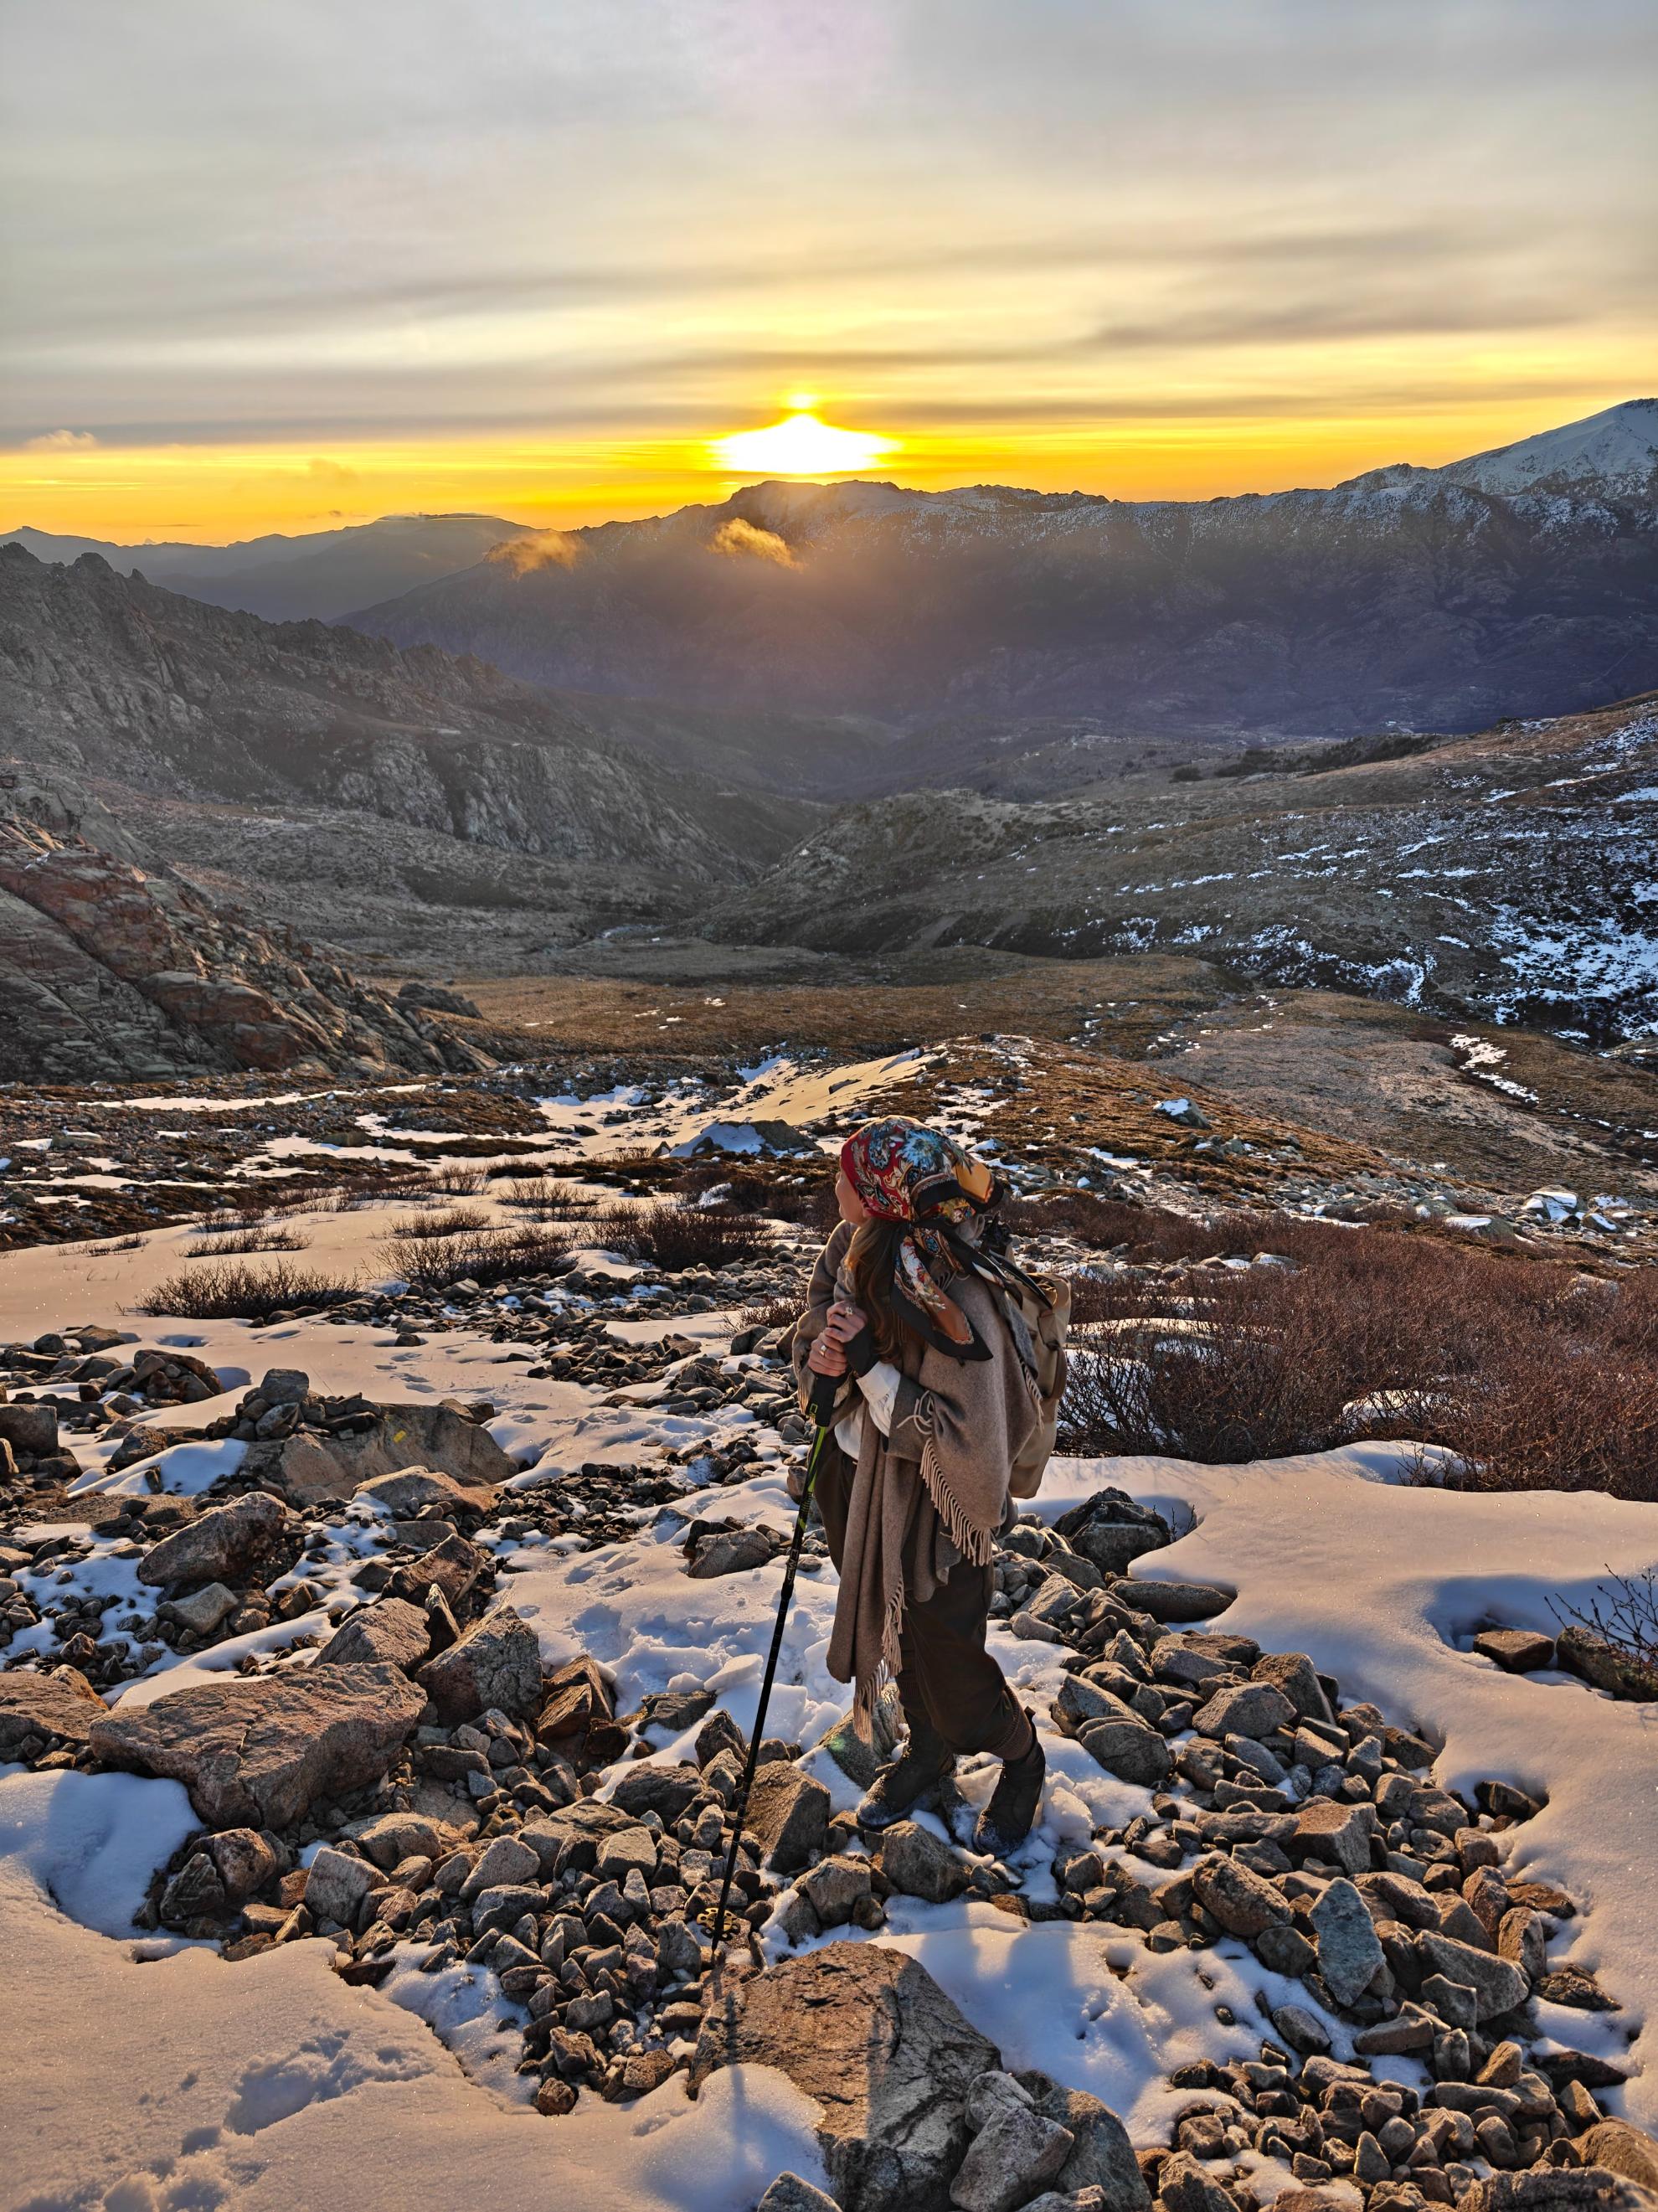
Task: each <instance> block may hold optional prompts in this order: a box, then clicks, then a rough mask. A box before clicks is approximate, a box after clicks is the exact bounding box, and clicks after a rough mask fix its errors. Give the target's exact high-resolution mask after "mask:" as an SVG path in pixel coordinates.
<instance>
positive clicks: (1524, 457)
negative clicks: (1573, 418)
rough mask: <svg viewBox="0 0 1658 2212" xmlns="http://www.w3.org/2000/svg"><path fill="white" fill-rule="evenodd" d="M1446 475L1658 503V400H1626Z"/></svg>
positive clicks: (1508, 487)
mask: <svg viewBox="0 0 1658 2212" xmlns="http://www.w3.org/2000/svg"><path fill="white" fill-rule="evenodd" d="M1439 474H1440V475H1441V476H1444V477H1449V478H1451V479H1452V481H1453V482H1455V483H1465V484H1473V485H1474V486H1475V487H1476V489H1479V490H1480V491H1494V492H1501V493H1503V494H1506V495H1512V494H1514V493H1516V492H1531V491H1539V492H1555V493H1558V494H1560V495H1562V496H1564V497H1566V498H1582V499H1605V500H1625V501H1631V502H1633V503H1637V504H1639V503H1642V502H1644V503H1645V504H1646V505H1648V506H1649V507H1658V399H1626V400H1625V401H1624V403H1623V404H1622V405H1621V406H1619V407H1608V408H1606V410H1604V412H1602V413H1601V414H1599V415H1588V416H1585V417H1584V418H1583V420H1582V422H1568V423H1567V424H1566V425H1565V427H1564V428H1563V429H1559V430H1545V431H1544V432H1543V433H1542V434H1541V435H1540V436H1539V437H1535V438H1521V440H1520V441H1518V443H1517V444H1515V445H1512V446H1496V447H1492V449H1491V452H1490V453H1475V454H1473V455H1472V456H1471V457H1470V458H1469V459H1467V460H1466V461H1453V462H1452V463H1451V465H1449V467H1448V468H1444V469H1442V470H1440V471H1439Z"/></svg>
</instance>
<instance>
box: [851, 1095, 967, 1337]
mask: <svg viewBox="0 0 1658 2212" xmlns="http://www.w3.org/2000/svg"><path fill="white" fill-rule="evenodd" d="M841 1166H842V1168H843V1169H844V1170H846V1175H847V1181H848V1182H850V1183H851V1185H852V1187H853V1190H855V1191H856V1192H857V1194H858V1195H859V1198H860V1199H861V1200H863V1202H864V1204H865V1206H867V1207H868V1208H869V1211H870V1212H871V1213H872V1214H873V1215H874V1216H875V1217H876V1218H877V1219H878V1220H880V1221H902V1222H905V1223H908V1225H909V1226H908V1233H907V1234H906V1235H905V1236H904V1237H902V1240H901V1241H900V1243H899V1245H898V1255H897V1259H896V1263H895V1266H894V1268H893V1280H892V1292H893V1299H894V1302H895V1304H896V1305H897V1307H898V1308H899V1310H901V1311H902V1313H903V1314H904V1316H905V1317H906V1319H908V1321H909V1322H912V1323H913V1325H914V1328H916V1329H917V1330H918V1331H919V1332H920V1334H921V1335H922V1336H923V1337H924V1338H925V1339H926V1341H927V1342H928V1343H929V1344H931V1345H932V1346H934V1348H935V1349H936V1350H938V1351H939V1352H950V1353H952V1354H953V1355H954V1357H955V1358H957V1359H987V1358H989V1357H990V1354H989V1352H988V1350H987V1347H986V1346H984V1345H983V1344H981V1342H980V1340H979V1338H978V1336H977V1335H976V1334H975V1330H974V1328H973V1324H972V1323H971V1322H969V1319H968V1317H967V1316H966V1315H965V1314H964V1313H963V1311H962V1310H961V1308H960V1307H959V1306H958V1305H957V1303H956V1301H955V1300H954V1299H953V1298H952V1297H950V1294H949V1285H950V1283H951V1282H952V1281H953V1280H954V1279H955V1278H956V1277H957V1275H958V1274H960V1273H961V1272H962V1269H963V1264H964V1263H965V1260H966V1255H965V1253H964V1252H963V1249H962V1248H963V1245H970V1244H972V1243H975V1242H976V1240H977V1237H978V1231H979V1226H980V1221H981V1217H982V1216H983V1215H984V1214H985V1213H987V1212H988V1211H989V1209H990V1208H991V1207H992V1206H993V1205H994V1204H995V1202H996V1198H997V1196H998V1192H997V1188H996V1180H995V1177H994V1176H993V1175H992V1174H991V1172H990V1170H989V1169H988V1168H987V1166H986V1165H985V1164H984V1162H983V1161H982V1160H981V1159H978V1158H975V1156H974V1154H973V1153H971V1152H969V1151H968V1150H967V1148H966V1147H965V1146H963V1145H959V1144H957V1141H956V1139H954V1138H953V1137H947V1136H945V1135H944V1133H943V1132H942V1131H940V1130H938V1129H929V1128H928V1127H926V1124H925V1123H924V1122H920V1121H908V1120H906V1119H905V1118H904V1117H903V1116H902V1115H893V1116H891V1117H890V1118H889V1119H888V1120H886V1121H869V1122H866V1123H865V1125H864V1127H862V1128H861V1129H859V1130H857V1131H856V1132H855V1133H853V1135H852V1136H850V1137H848V1138H847V1141H846V1143H845V1144H844V1145H843V1146H841Z"/></svg>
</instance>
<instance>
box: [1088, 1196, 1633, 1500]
mask: <svg viewBox="0 0 1658 2212" xmlns="http://www.w3.org/2000/svg"><path fill="white" fill-rule="evenodd" d="M1254 1226H1256V1225H1255V1224H1254V1223H1252V1224H1251V1231H1252V1233H1253V1230H1254ZM1270 1227H1271V1231H1272V1234H1271V1235H1270V1237H1266V1238H1265V1239H1263V1240H1262V1241H1263V1242H1264V1243H1266V1245H1267V1246H1268V1247H1269V1248H1270V1249H1272V1250H1274V1251H1276V1252H1280V1253H1284V1255H1285V1256H1286V1257H1287V1258H1288V1259H1290V1260H1291V1262H1292V1264H1291V1266H1288V1267H1274V1266H1272V1265H1260V1264H1257V1265H1255V1266H1252V1267H1241V1268H1236V1269H1233V1268H1228V1267H1217V1266H1214V1265H1212V1264H1211V1265H1195V1266H1188V1267H1184V1268H1181V1269H1180V1270H1179V1271H1178V1272H1177V1273H1170V1274H1166V1275H1163V1276H1162V1277H1161V1278H1147V1277H1145V1276H1136V1275H1135V1274H1133V1273H1129V1272H1127V1271H1125V1272H1124V1273H1121V1274H1117V1275H1112V1276H1105V1277H1101V1278H1089V1277H1079V1278H1078V1281H1077V1283H1076V1285H1074V1290H1075V1292H1076V1305H1075V1309H1074V1310H1075V1311H1076V1314H1077V1316H1078V1340H1077V1347H1076V1358H1075V1359H1074V1361H1073V1374H1072V1385H1071V1389H1070V1390H1069V1392H1068V1394H1067V1396H1066V1408H1065V1420H1066V1441H1067V1443H1068V1445H1069V1448H1070V1449H1073V1450H1079V1451H1085V1452H1099V1451H1104V1452H1145V1451H1157V1452H1171V1453H1175V1454H1177V1455H1180V1456H1181V1457H1183V1458H1188V1459H1198V1460H1206V1461H1242V1460H1248V1459H1260V1458H1274V1457H1279V1456H1283V1455H1287V1454H1291V1453H1294V1452H1302V1451H1315V1450H1322V1449H1327V1448H1328V1447H1329V1446H1331V1445H1334V1444H1339V1443H1346V1442H1349V1441H1351V1440H1352V1439H1353V1438H1354V1437H1359V1436H1369V1437H1408V1438H1412V1439H1414V1440H1417V1441H1418V1442H1421V1443H1428V1444H1440V1445H1443V1446H1445V1447H1446V1448H1447V1449H1449V1450H1450V1451H1451V1452H1453V1453H1454V1454H1455V1455H1456V1458H1457V1461H1458V1462H1459V1465H1458V1468H1457V1469H1456V1473H1455V1480H1458V1481H1459V1482H1460V1483H1461V1484H1462V1485H1464V1486H1467V1487H1470V1488H1478V1489H1491V1490H1528V1489H1559V1490H1575V1489H1594V1490H1605V1491H1608V1492H1611V1493H1612V1495H1614V1496H1616V1497H1622V1498H1649V1499H1658V1285H1655V1282H1654V1279H1653V1277H1652V1276H1651V1275H1650V1274H1644V1275H1639V1276H1631V1277H1630V1278H1628V1279H1624V1280H1621V1281H1614V1282H1601V1281H1596V1280H1594V1279H1588V1278H1585V1277H1582V1276H1579V1275H1576V1274H1575V1273H1573V1272H1572V1271H1571V1270H1570V1268H1568V1267H1563V1266H1560V1265H1558V1264H1556V1263H1554V1262H1552V1261H1527V1260H1518V1259H1513V1258H1507V1259H1505V1258H1498V1257H1497V1256H1494V1255H1490V1254H1486V1253H1480V1252H1473V1251H1465V1250H1462V1249H1459V1248H1457V1247H1455V1246H1454V1245H1451V1244H1448V1243H1445V1242H1443V1241H1442V1240H1439V1239H1436V1238H1430V1237H1403V1236H1398V1235H1394V1234H1390V1233H1388V1232H1386V1231H1372V1230H1364V1229H1357V1230H1340V1229H1333V1228H1329V1227H1326V1226H1324V1225H1320V1224H1317V1223H1289V1222H1278V1221H1274V1222H1272V1223H1271V1224H1270ZM1235 1249H1236V1248H1235Z"/></svg>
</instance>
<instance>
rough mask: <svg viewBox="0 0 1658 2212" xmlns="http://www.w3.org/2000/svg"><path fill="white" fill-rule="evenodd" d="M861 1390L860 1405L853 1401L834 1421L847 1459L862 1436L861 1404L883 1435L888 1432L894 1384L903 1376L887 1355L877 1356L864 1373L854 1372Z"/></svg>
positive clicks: (894, 1399)
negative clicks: (861, 1400)
mask: <svg viewBox="0 0 1658 2212" xmlns="http://www.w3.org/2000/svg"><path fill="white" fill-rule="evenodd" d="M854 1379H855V1381H856V1382H857V1384H858V1388H859V1390H860V1391H861V1392H862V1394H863V1399H864V1405H863V1406H859V1405H854V1406H853V1407H852V1409H851V1410H850V1412H848V1413H842V1414H841V1418H840V1419H839V1420H838V1421H837V1422H836V1423H835V1443H837V1444H839V1445H840V1447H841V1450H842V1451H843V1452H845V1454H846V1455H847V1458H848V1459H856V1458H857V1456H858V1450H859V1445H860V1444H861V1443H863V1440H864V1406H867V1407H868V1408H869V1413H870V1419H872V1421H873V1422H874V1424H875V1425H876V1427H877V1428H878V1429H879V1431H881V1434H882V1435H883V1436H884V1437H890V1435H891V1434H892V1416H893V1413H894V1412H895V1411H896V1407H897V1403H898V1385H899V1383H901V1382H902V1380H903V1377H902V1375H900V1373H899V1372H898V1370H897V1369H896V1367H895V1366H894V1365H893V1364H892V1362H891V1361H890V1359H878V1360H877V1361H876V1363H875V1364H874V1366H873V1367H872V1368H871V1369H870V1370H869V1372H868V1373H867V1374H866V1375H859V1376H856V1377H855V1378H854Z"/></svg>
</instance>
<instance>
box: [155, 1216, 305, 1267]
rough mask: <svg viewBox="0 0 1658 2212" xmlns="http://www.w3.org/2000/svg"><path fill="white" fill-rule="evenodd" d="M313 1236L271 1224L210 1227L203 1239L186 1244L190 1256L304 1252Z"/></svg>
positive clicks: (215, 1257)
mask: <svg viewBox="0 0 1658 2212" xmlns="http://www.w3.org/2000/svg"><path fill="white" fill-rule="evenodd" d="M310 1242H311V1239H310V1238H309V1237H301V1235H300V1233H299V1231H297V1230H295V1229H276V1228H273V1227H270V1226H269V1225H267V1226H265V1227H264V1228H252V1229H213V1228H210V1229H208V1230H207V1231H206V1232H205V1233H204V1235H203V1237H202V1239H201V1241H200V1242H199V1243H195V1244H186V1245H185V1259H186V1260H229V1259H235V1258H237V1257H239V1256H240V1255H243V1254H246V1253H248V1252H303V1251H304V1250H305V1249H306V1248H307V1246H308V1245H309V1243H310Z"/></svg>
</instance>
